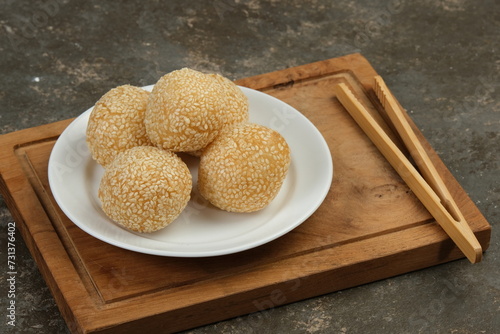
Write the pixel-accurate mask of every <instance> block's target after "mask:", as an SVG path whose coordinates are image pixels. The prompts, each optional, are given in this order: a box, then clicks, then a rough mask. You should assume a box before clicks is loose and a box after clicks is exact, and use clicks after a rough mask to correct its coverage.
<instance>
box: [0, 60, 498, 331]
mask: <svg viewBox="0 0 500 334" xmlns="http://www.w3.org/2000/svg"><path fill="white" fill-rule="evenodd" d="M375 75H376V72H375V70H374V69H373V68H372V67H371V66H370V64H369V63H368V62H367V60H366V59H365V58H363V57H362V56H361V55H359V54H353V55H348V56H345V57H341V58H336V59H330V60H325V61H320V62H316V63H312V64H308V65H303V66H298V67H294V68H289V69H285V70H282V71H277V72H272V73H267V74H262V75H258V76H254V77H250V78H245V79H241V80H238V81H237V83H238V84H239V85H242V86H247V87H250V88H253V89H257V90H260V91H263V92H265V93H267V94H270V95H273V96H275V97H277V98H279V99H281V100H283V101H285V102H287V103H289V104H290V105H292V106H293V107H295V108H296V109H297V110H299V111H301V112H302V113H303V114H304V115H305V116H306V117H308V118H309V119H310V120H311V121H312V122H313V123H314V124H315V125H316V127H317V128H318V129H319V130H320V132H321V133H322V134H323V136H324V138H325V139H326V141H327V143H328V145H329V147H330V150H331V154H332V158H333V164H334V179H333V183H332V185H331V189H330V192H329V193H328V195H327V197H326V199H325V201H324V202H323V204H322V205H321V206H320V207H319V209H318V210H317V211H316V212H315V213H314V214H313V215H312V216H311V217H310V218H309V219H308V220H307V221H306V222H304V223H303V224H302V225H301V226H299V227H298V228H296V229H295V230H293V231H292V232H290V233H288V234H287V235H285V236H283V237H281V238H279V239H277V240H275V241H273V242H270V243H268V244H266V245H263V246H260V247H257V248H254V249H252V250H248V251H245V252H241V253H237V254H232V255H225V256H219V257H210V258H170V257H159V256H152V255H145V254H140V253H134V252H132V251H127V250H124V249H121V248H117V247H114V246H111V245H108V244H106V243H104V242H102V241H100V240H98V239H95V238H94V237H92V236H90V235H88V234H86V233H85V232H83V231H82V230H80V229H79V228H78V227H77V226H76V225H74V224H73V223H72V222H71V221H70V220H69V219H68V218H67V217H66V216H65V215H64V214H63V213H62V211H61V210H60V209H59V207H58V206H57V204H56V202H55V201H54V198H53V197H52V195H51V191H50V187H49V184H48V178H47V164H48V159H49V155H50V152H51V149H52V147H53V145H54V143H55V142H56V140H57V138H58V136H59V135H60V133H61V132H62V131H63V130H64V129H65V128H66V126H68V124H70V122H71V121H72V120H71V119H70V120H65V121H61V122H57V123H53V124H48V125H43V126H39V127H35V128H31V129H26V130H21V131H18V132H14V133H10V134H6V135H3V136H1V137H0V143H1V145H0V176H1V177H0V190H1V193H2V195H3V197H4V198H5V201H6V203H7V206H8V207H9V209H10V210H11V212H12V215H13V217H14V219H15V220H16V222H17V226H18V227H19V230H20V232H21V234H22V236H23V238H24V240H25V241H26V244H27V245H28V248H29V249H30V251H31V253H32V255H33V257H34V259H35V261H36V263H37V264H38V266H39V268H40V271H41V273H42V275H43V277H44V278H45V280H46V282H47V284H48V286H49V287H50V289H51V291H52V293H53V295H54V297H55V299H56V302H57V304H58V306H59V308H60V310H61V313H62V315H63V316H64V318H65V320H66V322H67V324H68V326H69V328H70V329H71V330H72V331H73V332H75V333H123V332H127V333H132V332H142V333H144V332H149V331H152V332H162V333H166V332H175V331H180V330H185V329H188V328H193V327H197V326H201V325H204V324H208V323H211V322H215V321H220V320H223V319H227V318H230V317H235V316H239V315H243V314H247V313H250V312H256V311H262V310H264V309H268V308H272V307H275V306H278V305H282V304H286V303H291V302H294V301H298V300H302V299H305V298H308V297H313V296H317V295H321V294H325V293H328V292H332V291H336V290H340V289H345V288H348V287H353V286H356V285H360V284H364V283H368V282H373V281H375V280H379V279H383V278H387V277H390V276H394V275H398V274H402V273H406V272H409V271H412V270H417V269H421V268H425V267H429V266H433V265H436V264H440V263H443V262H447V261H451V260H454V259H458V258H462V257H464V256H463V254H462V253H461V252H460V251H459V250H458V249H457V248H456V247H455V245H454V244H453V242H452V241H451V240H450V239H449V238H448V236H447V235H446V234H445V233H444V232H443V230H442V229H441V228H440V227H439V226H438V225H437V224H436V222H435V221H434V220H433V219H432V217H431V216H430V215H429V213H428V212H427V211H426V209H425V208H424V207H423V206H422V205H421V203H420V202H419V201H418V200H417V199H416V198H415V196H414V195H413V193H412V192H411V191H410V190H409V188H408V187H407V186H406V185H405V184H404V183H403V182H402V180H401V179H400V178H399V176H398V175H397V174H396V173H395V171H394V170H393V169H392V167H391V166H390V165H389V164H388V163H387V161H385V160H384V158H383V157H382V156H381V154H380V153H379V152H378V151H377V149H376V148H375V147H374V146H373V144H372V143H371V142H370V141H369V139H368V138H367V137H366V136H365V135H364V133H363V132H362V131H361V130H360V129H359V128H358V126H357V125H356V124H355V122H354V121H353V120H352V119H351V118H350V116H349V114H348V113H347V111H346V110H344V109H343V107H342V106H341V105H340V103H339V102H338V100H337V99H336V97H335V95H334V93H333V90H332V87H333V85H334V84H336V83H339V82H344V83H346V84H347V85H349V86H350V87H351V89H352V90H353V91H354V92H355V94H356V95H357V97H358V98H359V99H360V100H361V101H362V103H363V104H364V105H365V107H367V108H368V109H369V110H370V111H371V112H372V113H373V114H374V115H377V117H378V119H379V121H380V122H381V123H382V122H383V117H382V116H380V115H381V107H380V105H379V104H378V102H377V100H376V97H375V95H374V93H373V91H372V81H373V77H374V76H375ZM379 112H380V114H379ZM277 117H278V119H277V121H280V122H282V123H283V125H284V126H286V124H287V118H286V115H279V114H278V115H277ZM412 126H413V127H414V128H415V126H414V124H413V123H412ZM415 130H416V132H417V134H418V136H419V138H420V140H421V141H422V143H423V144H424V146H425V147H426V149H427V150H428V152H429V154H430V156H431V159H432V161H433V163H434V164H435V165H436V167H437V169H438V171H439V172H440V174H441V175H442V177H443V179H444V180H445V182H446V184H447V185H448V187H449V189H450V191H451V193H452V195H453V196H454V198H455V200H456V202H457V203H458V205H459V206H460V208H461V210H462V211H463V213H464V215H465V217H466V218H467V220H468V222H469V224H470V225H471V228H472V229H473V231H474V232H475V234H476V236H477V238H478V239H479V241H480V243H481V245H482V247H483V249H487V248H488V245H489V240H490V232H491V231H490V226H489V224H488V222H487V221H486V220H485V218H484V217H483V216H482V214H481V213H480V212H479V210H478V209H477V207H476V206H475V205H474V203H473V202H472V201H471V200H470V198H469V197H468V196H467V195H466V193H465V192H464V190H463V189H462V188H461V187H460V185H459V184H458V182H457V181H456V180H455V179H454V178H453V176H452V175H451V173H450V172H449V171H448V170H447V168H446V166H445V165H444V164H443V163H442V162H441V160H440V159H439V157H438V156H437V155H436V153H435V152H434V151H433V150H432V148H431V147H430V145H429V144H428V142H427V141H426V140H425V139H424V137H423V136H422V134H421V133H420V132H419V131H418V130H417V129H415ZM300 135H301V134H300V133H297V136H300ZM305 195H306V194H305ZM464 265H469V264H468V263H464Z"/></svg>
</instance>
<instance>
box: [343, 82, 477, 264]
mask: <svg viewBox="0 0 500 334" xmlns="http://www.w3.org/2000/svg"><path fill="white" fill-rule="evenodd" d="M334 91H335V93H336V95H337V98H338V99H339V101H340V102H341V103H342V105H343V106H344V107H345V108H346V109H347V111H348V112H349V114H350V115H351V116H352V117H353V118H354V120H355V121H356V122H357V123H358V125H359V126H360V127H361V128H362V130H363V131H364V132H365V133H366V134H367V136H368V137H369V138H370V139H371V141H372V142H373V143H374V144H375V146H376V147H377V148H378V149H379V150H380V152H381V153H382V155H384V157H385V158H386V159H387V160H388V161H389V163H390V164H391V165H392V167H393V168H394V169H395V170H396V171H397V173H398V174H399V175H400V176H401V178H402V179H403V180H404V181H405V182H406V184H407V185H408V187H410V189H411V190H412V191H413V193H414V194H415V195H416V196H417V198H418V199H419V200H420V201H421V202H422V204H423V205H424V206H425V207H426V208H427V210H428V211H429V212H430V213H431V215H432V216H433V217H434V218H435V219H436V221H437V222H438V224H439V225H440V226H441V227H442V228H443V230H444V231H445V232H446V233H447V234H448V235H449V236H450V238H451V239H452V240H453V241H454V242H455V244H456V245H457V246H458V248H460V250H461V251H462V252H463V253H464V254H465V256H466V257H467V258H468V259H469V261H470V262H472V263H477V262H480V261H481V259H482V248H481V245H480V244H479V241H478V240H477V238H476V237H475V235H474V233H473V232H472V230H471V229H470V227H469V225H468V224H467V221H466V220H465V218H464V216H463V215H462V213H461V212H460V209H459V208H458V206H457V205H456V203H455V202H454V200H453V198H452V196H451V195H450V193H449V191H448V189H447V188H446V186H445V184H444V182H443V180H442V179H441V177H440V176H439V174H438V173H437V171H436V169H435V167H434V165H433V164H432V162H431V161H430V159H429V157H428V155H427V153H426V152H425V150H424V148H423V147H422V145H421V144H420V141H419V140H418V138H417V137H416V135H415V133H414V132H413V130H412V129H411V127H410V125H409V123H408V121H407V120H406V118H405V116H404V114H403V111H402V110H401V108H400V107H399V104H398V103H397V102H396V100H395V99H394V97H393V96H392V94H391V93H390V91H389V89H388V88H387V86H386V85H385V83H384V82H383V80H382V78H381V77H380V76H377V77H375V92H376V94H377V97H378V98H379V100H380V102H381V103H382V105H383V106H384V109H385V110H386V112H387V114H388V116H389V118H390V120H391V122H392V123H393V124H394V127H395V128H396V131H397V132H398V133H399V135H400V136H401V138H402V140H403V142H404V144H405V146H406V147H407V148H408V150H409V152H410V154H411V156H412V157H413V159H414V160H415V163H416V164H417V166H418V167H419V169H420V171H421V173H422V175H421V174H420V173H419V172H418V171H417V169H416V168H415V167H414V166H413V165H412V164H411V162H410V161H409V160H408V158H407V157H406V156H405V155H404V154H403V153H402V152H401V150H400V149H399V148H398V147H397V146H396V144H394V142H393V141H392V140H391V139H390V138H389V136H388V135H387V133H385V131H384V130H383V129H382V127H381V126H380V125H379V124H378V123H377V121H376V120H375V119H374V118H373V117H372V116H371V115H370V113H369V112H368V111H367V110H366V108H365V107H364V106H363V105H362V104H361V103H360V102H359V101H358V99H357V98H356V97H355V96H354V94H353V93H352V92H351V90H350V89H349V88H348V87H347V85H346V84H344V83H340V84H337V85H335V87H334Z"/></svg>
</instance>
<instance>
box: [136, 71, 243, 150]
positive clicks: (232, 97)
mask: <svg viewBox="0 0 500 334" xmlns="http://www.w3.org/2000/svg"><path fill="white" fill-rule="evenodd" d="M233 85H234V84H233ZM234 86H235V87H236V88H237V89H238V90H239V88H238V87H237V86H236V85H234ZM241 95H243V93H241ZM241 95H238V93H237V92H235V91H234V87H231V86H230V85H229V84H228V83H227V82H225V81H224V80H221V79H220V78H219V77H218V76H217V75H209V74H204V73H201V72H198V71H195V70H192V69H188V68H183V69H180V70H176V71H173V72H170V73H168V74H166V75H164V76H163V77H161V78H160V80H158V82H157V83H156V84H155V86H154V88H153V91H152V93H151V95H150V98H149V102H148V107H147V111H146V116H145V125H146V131H147V134H148V136H149V138H150V139H151V141H152V142H153V143H154V144H155V145H157V146H158V147H160V148H163V149H168V150H172V151H175V152H189V151H197V150H200V149H203V148H204V147H205V146H207V145H208V144H209V143H210V142H212V141H213V140H214V139H215V137H216V136H217V135H218V134H219V132H220V130H221V129H222V128H223V127H224V126H225V124H232V123H235V122H239V121H240V119H245V117H246V119H247V118H248V115H246V116H245V115H241V113H242V112H241V111H233V109H234V108H239V109H241V108H243V110H244V113H246V114H248V101H246V97H245V96H244V95H243V99H242V97H241ZM238 99H241V100H242V102H240V103H238V102H237V100H238ZM238 101H239V100H238ZM245 101H246V106H244V103H245ZM239 109H238V110H239ZM233 118H235V120H234V121H233V120H232V119H233Z"/></svg>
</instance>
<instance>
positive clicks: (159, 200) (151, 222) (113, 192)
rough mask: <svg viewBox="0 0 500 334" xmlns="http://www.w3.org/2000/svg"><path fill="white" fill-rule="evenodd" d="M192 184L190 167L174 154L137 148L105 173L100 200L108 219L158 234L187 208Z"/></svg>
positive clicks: (146, 147) (121, 157)
mask: <svg viewBox="0 0 500 334" xmlns="http://www.w3.org/2000/svg"><path fill="white" fill-rule="evenodd" d="M191 188H192V180H191V173H190V172H189V169H188V167H187V166H186V164H185V163H184V162H183V161H182V160H181V159H180V158H179V157H178V156H177V155H176V154H175V153H172V152H170V151H164V150H161V149H159V148H156V147H153V146H137V147H134V148H131V149H129V150H126V151H124V152H122V153H120V154H119V155H118V156H117V157H116V158H115V160H113V162H112V163H111V164H110V165H109V166H108V167H107V168H106V169H105V172H104V175H103V177H102V179H101V183H100V185H99V191H98V196H99V199H100V200H101V203H102V209H103V211H104V212H105V213H106V215H107V216H108V217H109V218H111V219H112V220H114V221H115V222H117V223H119V224H120V225H122V226H124V227H126V228H128V229H130V230H133V231H137V232H154V231H157V230H160V229H162V228H164V227H165V226H167V225H168V224H170V223H171V222H172V221H174V220H175V219H176V218H177V217H178V216H179V215H180V213H181V212H182V210H184V208H185V207H186V205H187V203H188V201H189V198H190V193H191Z"/></svg>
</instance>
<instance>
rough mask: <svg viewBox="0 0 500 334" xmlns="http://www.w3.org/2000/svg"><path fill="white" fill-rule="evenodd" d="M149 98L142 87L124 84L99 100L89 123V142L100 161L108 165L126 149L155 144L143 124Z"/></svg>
mask: <svg viewBox="0 0 500 334" xmlns="http://www.w3.org/2000/svg"><path fill="white" fill-rule="evenodd" d="M148 97H149V92H148V91H145V90H144V89H142V88H139V87H134V86H130V85H123V86H119V87H116V88H113V89H111V90H110V91H109V92H107V93H106V94H104V96H102V97H101V98H100V99H99V101H97V103H96V105H95V106H94V108H93V109H92V112H91V114H90V117H89V122H88V125H87V145H88V147H89V149H90V152H91V154H92V158H93V159H94V160H96V161H97V162H98V163H99V164H101V165H103V166H107V165H108V164H109V163H110V162H111V161H113V159H114V158H115V156H116V155H117V154H118V153H120V152H123V151H124V150H126V149H129V148H132V147H135V146H142V145H152V144H151V142H150V140H149V138H148V136H147V134H146V128H145V126H144V114H145V112H146V106H147V101H148Z"/></svg>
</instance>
